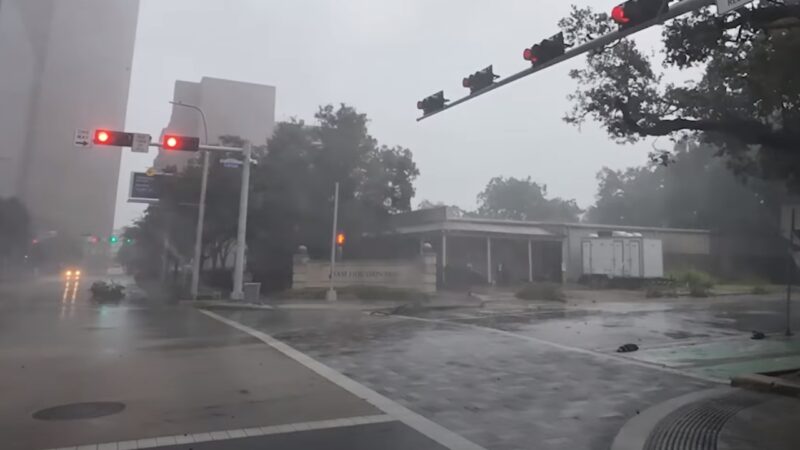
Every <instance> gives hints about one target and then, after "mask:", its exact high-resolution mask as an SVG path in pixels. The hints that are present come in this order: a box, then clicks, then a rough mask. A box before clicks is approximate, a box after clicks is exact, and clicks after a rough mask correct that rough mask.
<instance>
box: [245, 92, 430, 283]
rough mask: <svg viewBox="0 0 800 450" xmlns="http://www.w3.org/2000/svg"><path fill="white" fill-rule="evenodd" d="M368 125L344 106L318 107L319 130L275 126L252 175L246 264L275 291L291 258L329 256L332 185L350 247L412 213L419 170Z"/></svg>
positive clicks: (299, 123)
mask: <svg viewBox="0 0 800 450" xmlns="http://www.w3.org/2000/svg"><path fill="white" fill-rule="evenodd" d="M367 124H368V119H367V116H366V115H365V114H362V113H359V112H358V111H356V110H355V109H354V108H352V107H350V106H347V105H340V106H339V107H338V108H335V107H333V106H332V105H327V106H323V107H320V109H319V110H318V111H317V114H316V115H315V123H314V124H306V123H305V122H304V121H301V120H291V121H288V122H284V123H280V124H278V126H277V128H276V130H275V133H274V135H273V136H272V138H271V139H270V141H269V143H268V145H267V149H266V152H265V154H264V156H263V158H261V159H260V160H259V165H258V167H257V168H256V170H255V176H254V179H255V184H254V194H255V195H253V196H252V197H251V205H252V210H251V213H250V214H251V219H250V223H251V228H250V229H254V230H255V231H254V232H253V234H252V235H251V239H250V242H249V244H250V249H251V251H250V252H249V254H248V255H249V258H248V259H249V264H250V265H251V268H252V269H253V270H254V273H256V275H257V277H259V278H260V279H262V280H264V281H267V282H268V283H269V284H270V285H272V287H276V286H282V285H283V286H285V285H286V282H287V280H288V277H289V274H290V273H291V261H292V255H293V254H294V252H295V251H296V250H297V247H298V246H299V245H305V246H306V247H307V248H308V250H309V254H310V255H311V256H312V257H326V256H327V255H328V252H329V251H330V230H331V221H332V213H333V192H334V189H333V188H334V184H335V183H336V182H339V184H340V192H339V193H340V209H339V228H340V229H341V230H343V231H344V232H345V233H347V235H348V247H357V246H358V244H359V241H360V240H361V237H362V235H363V234H364V233H365V232H369V231H374V230H375V229H378V228H380V227H381V226H382V225H383V224H384V223H385V221H386V220H387V219H388V217H389V215H390V214H394V213H399V212H405V211H409V210H410V209H411V199H412V198H413V197H414V193H415V191H414V187H413V181H414V179H415V178H416V177H417V176H418V174H419V170H418V169H417V167H416V164H415V163H414V161H413V155H412V154H411V151H409V150H408V149H405V148H401V147H387V146H380V145H378V143H377V141H376V140H375V139H374V138H373V137H372V136H370V135H369V132H368V128H367Z"/></svg>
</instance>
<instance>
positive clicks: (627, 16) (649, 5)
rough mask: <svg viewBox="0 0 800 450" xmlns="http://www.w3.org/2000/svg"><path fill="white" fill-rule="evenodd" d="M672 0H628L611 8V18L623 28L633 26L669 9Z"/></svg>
mask: <svg viewBox="0 0 800 450" xmlns="http://www.w3.org/2000/svg"><path fill="white" fill-rule="evenodd" d="M670 1H672V0H628V1H627V2H625V3H622V4H619V5H617V6H616V7H614V9H613V10H611V18H612V19H613V20H614V22H616V23H617V24H618V25H619V27H620V28H621V29H625V28H629V27H633V26H636V25H639V24H642V23H644V22H647V21H648V20H652V19H655V18H656V17H658V16H659V15H661V14H663V13H665V12H667V11H669V3H670Z"/></svg>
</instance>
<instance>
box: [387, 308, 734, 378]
mask: <svg viewBox="0 0 800 450" xmlns="http://www.w3.org/2000/svg"><path fill="white" fill-rule="evenodd" d="M392 317H399V318H401V319H406V320H416V321H419V322H428V323H437V324H446V325H452V326H457V327H465V328H472V329H475V330H480V331H484V332H489V333H493V334H499V335H502V336H508V337H512V338H515V339H522V340H525V341H529V342H534V343H536V344H541V345H546V346H549V347H553V348H557V349H559V350H563V351H567V352H573V353H580V354H583V355H588V356H592V357H594V358H598V359H602V360H606V361H608V360H611V361H617V362H623V363H626V364H630V365H634V366H639V367H645V368H648V369H653V370H659V371H661V372H666V373H670V374H673V375H680V376H684V377H688V378H694V379H696V380H701V381H706V382H710V383H722V384H727V383H728V380H722V379H719V378H713V377H704V376H702V375H697V374H693V373H690V372H686V371H683V370H678V369H672V368H670V367H667V366H664V365H661V364H655V363H648V362H644V361H640V360H637V359H633V358H629V357H625V356H621V355H616V354H609V353H600V352H598V351H594V350H588V349H585V348H580V347H572V346H569V345H564V344H559V343H558V342H553V341H547V340H544V339H540V338H536V337H533V336H526V335H524V334H517V333H512V332H510V331H504V330H498V329H497V328H490V327H484V326H481V325H474V324H471V323H460V322H454V321H450V320H444V319H427V318H424V317H413V316H403V315H393V316H392Z"/></svg>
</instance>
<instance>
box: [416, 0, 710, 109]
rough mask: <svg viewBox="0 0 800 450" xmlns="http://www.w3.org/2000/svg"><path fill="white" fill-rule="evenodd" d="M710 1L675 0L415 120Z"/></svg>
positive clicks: (700, 6)
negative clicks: (639, 20) (648, 17)
mask: <svg viewBox="0 0 800 450" xmlns="http://www.w3.org/2000/svg"><path fill="white" fill-rule="evenodd" d="M712 3H714V0H682V1H680V2H677V3H675V4H674V5H672V6H671V7H670V8H669V10H668V11H667V12H665V13H664V14H662V15H660V16H658V17H656V18H655V19H651V20H648V21H645V22H642V23H640V24H638V25H632V26H628V27H623V28H621V29H620V30H618V31H612V32H611V33H608V34H606V35H605V36H601V37H599V38H597V39H594V40H592V41H589V42H587V43H585V44H581V45H579V46H576V47H574V48H571V49H569V50H567V51H566V52H565V53H564V54H563V55H561V56H558V57H556V58H553V59H551V60H549V61H546V62H543V63H541V64H535V65H533V66H532V67H529V68H527V69H525V70H523V71H520V72H517V73H515V74H513V75H510V76H508V77H506V78H503V79H502V80H498V81H496V82H494V83H492V84H491V85H489V86H487V87H486V88H484V89H481V90H479V91H476V92H475V93H471V94H470V95H467V96H466V97H462V98H460V99H458V100H454V101H453V102H451V103H450V104H448V105H444V106H443V107H442V108H441V109H437V110H435V111H432V112H430V113H428V114H425V115H423V116H422V117H419V118H418V119H417V122H419V121H420V120H423V119H427V118H428V117H431V116H433V115H435V114H438V113H440V112H442V111H445V110H447V109H450V108H452V107H454V106H457V105H460V104H462V103H464V102H466V101H469V100H472V99H473V98H475V97H478V96H480V95H483V94H486V93H487V92H491V91H493V90H495V89H497V88H499V87H501V86H505V85H507V84H509V83H512V82H514V81H517V80H519V79H520V78H523V77H527V76H528V75H532V74H534V73H536V72H538V71H540V70H544V69H546V68H548V67H550V66H554V65H556V64H559V63H561V62H563V61H566V60H568V59H571V58H574V57H576V56H580V55H582V54H584V53H587V52H589V51H592V50H595V49H598V48H602V47H605V46H607V45H609V44H611V43H613V42H616V41H618V40H620V39H622V38H624V37H626V36H630V35H631V34H634V33H638V32H639V31H641V30H644V29H646V28H650V27H652V26H653V25H658V24H660V23H663V22H664V21H666V20H669V19H674V18H675V17H678V16H682V15H684V14H686V13H688V12H692V11H695V10H698V9H700V8H702V7H704V6H707V5H710V4H712Z"/></svg>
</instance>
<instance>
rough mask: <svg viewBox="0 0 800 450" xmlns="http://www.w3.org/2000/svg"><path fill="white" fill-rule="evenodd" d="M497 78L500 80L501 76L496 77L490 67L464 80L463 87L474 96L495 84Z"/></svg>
mask: <svg viewBox="0 0 800 450" xmlns="http://www.w3.org/2000/svg"><path fill="white" fill-rule="evenodd" d="M496 78H500V75H495V74H494V70H493V69H492V66H489V67H486V68H485V69H482V70H479V71H477V72H475V73H473V74H472V75H470V76H468V77H466V78H464V80H463V81H462V82H461V85H462V86H464V87H465V88H469V92H470V94H474V93H476V92H478V91H481V90H483V89H486V88H487V87H489V86H491V85H492V84H494V80H495V79H496Z"/></svg>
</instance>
